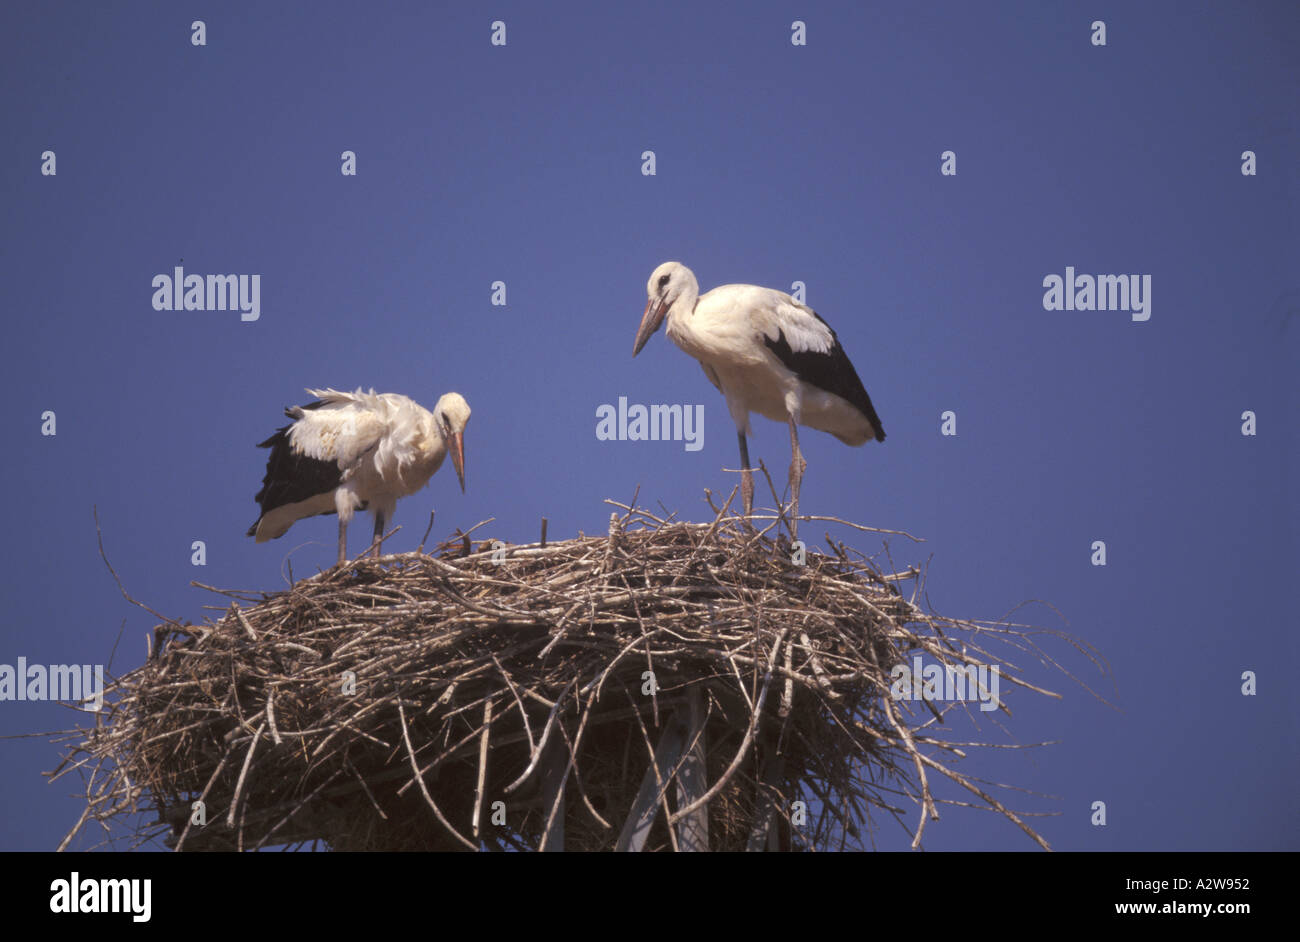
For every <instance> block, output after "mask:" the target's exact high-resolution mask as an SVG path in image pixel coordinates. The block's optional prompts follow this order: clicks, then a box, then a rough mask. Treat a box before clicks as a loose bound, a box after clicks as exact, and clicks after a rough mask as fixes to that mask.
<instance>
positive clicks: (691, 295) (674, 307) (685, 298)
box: [668, 278, 700, 332]
mask: <svg viewBox="0 0 1300 942" xmlns="http://www.w3.org/2000/svg"><path fill="white" fill-rule="evenodd" d="M699 299H700V285H699V282H697V281H696V280H695V279H694V278H691V279H690V280H689V281H687V282H686V284H685V286H684V287H683V288H682V293H681V294H679V295H677V297H676V299H674V301H673V303H672V304H670V305H669V306H668V330H669V332H672V331H673V328H674V327H678V328H679V329H680V328H685V327H687V325H688V324H689V322H690V318H691V314H693V313H694V312H695V302H697V301H698V300H699Z"/></svg>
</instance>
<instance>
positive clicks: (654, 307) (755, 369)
mask: <svg viewBox="0 0 1300 942" xmlns="http://www.w3.org/2000/svg"><path fill="white" fill-rule="evenodd" d="M646 294H647V295H648V298H649V299H648V300H647V302H646V306H645V313H644V314H643V315H642V317H641V326H640V327H639V328H637V332H636V343H635V345H634V346H633V348H632V355H633V356H636V355H637V354H638V353H640V352H641V348H642V347H644V346H645V343H646V341H647V340H649V339H650V337H651V335H652V334H654V332H655V331H656V330H658V329H659V325H660V324H661V323H663V321H664V319H665V317H666V318H667V320H668V336H669V337H671V338H672V340H673V342H674V343H676V344H677V346H679V347H681V348H682V349H683V350H685V351H686V352H687V353H689V354H690V355H691V356H693V357H695V359H697V360H699V361H700V366H701V367H703V368H704V375H705V376H707V377H708V378H709V382H711V383H712V384H713V385H714V386H716V387H718V389H719V390H721V391H722V394H723V395H724V396H725V397H726V399H727V410H728V411H729V412H730V413H731V418H732V420H733V421H734V422H735V423H736V433H737V437H738V438H739V439H740V466H741V479H740V480H741V493H742V495H743V496H744V501H745V515H746V516H749V515H750V513H751V512H752V510H753V504H754V479H753V475H752V474H751V472H750V467H749V447H748V445H747V443H746V441H745V436H746V435H747V434H748V433H749V430H750V429H749V413H751V412H757V413H759V414H760V415H765V416H767V417H768V418H769V419H774V420H776V421H778V422H786V423H788V424H789V426H790V495H791V521H792V522H791V530H792V534H793V535H795V536H796V537H797V535H798V518H799V485H800V483H801V482H802V480H803V472H804V469H805V468H807V466H808V464H807V462H806V461H804V459H803V456H802V455H801V454H800V453H799V432H798V426H800V425H807V426H809V427H810V428H815V429H820V430H821V431H823V432H829V433H830V434H832V435H834V436H835V437H836V438H838V439H839V440H840V441H842V442H844V443H845V444H846V445H861V444H864V443H865V442H868V441H871V440H872V439H875V440H876V441H882V442H883V441H884V440H885V429H884V427H883V426H882V425H881V424H880V417H879V416H878V415H876V410H875V408H874V407H873V406H872V405H871V398H870V397H869V396H868V395H867V391H866V389H865V388H863V385H862V380H860V379H858V374H857V371H856V370H854V369H853V364H852V363H850V362H849V358H848V356H847V355H846V354H845V352H844V348H843V347H841V346H840V342H839V340H838V339H837V338H836V336H835V331H833V330H831V327H830V325H829V324H827V323H826V322H825V321H824V320H822V319H821V318H820V317H818V316H817V313H816V312H815V311H813V310H812V309H811V308H809V307H807V306H805V305H803V304H800V303H799V302H798V301H796V300H795V299H794V298H792V297H790V295H788V294H785V293H784V292H781V291H774V290H772V289H771V288H760V287H758V286H756V285H722V286H721V287H718V288H714V289H713V290H712V291H709V292H708V293H707V294H705V295H703V296H702V297H701V296H700V284H699V282H698V281H696V280H695V275H694V274H693V273H692V272H691V270H690V269H689V268H687V267H686V266H685V265H683V264H681V263H680V262H664V263H663V264H662V265H660V266H659V267H658V268H656V269H655V270H654V272H653V273H652V274H651V275H650V281H649V282H648V283H647V284H646Z"/></svg>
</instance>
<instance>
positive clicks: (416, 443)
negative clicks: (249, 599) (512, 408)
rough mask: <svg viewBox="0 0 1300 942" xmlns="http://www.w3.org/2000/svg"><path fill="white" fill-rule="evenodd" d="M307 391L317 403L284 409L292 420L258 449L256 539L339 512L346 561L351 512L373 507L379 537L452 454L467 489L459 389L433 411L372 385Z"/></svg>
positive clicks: (252, 532) (464, 411)
mask: <svg viewBox="0 0 1300 942" xmlns="http://www.w3.org/2000/svg"><path fill="white" fill-rule="evenodd" d="M307 392H308V393H310V394H311V395H313V396H315V397H316V401H315V402H309V403H307V404H306V405H303V406H293V407H291V408H288V409H285V410H284V414H285V415H286V416H288V417H289V418H291V419H294V420H295V421H294V422H292V423H291V424H289V425H286V426H285V427H284V428H282V429H279V430H277V431H276V433H275V434H274V435H272V436H271V437H270V438H268V439H267V440H266V441H264V442H262V443H261V445H259V446H258V447H259V448H269V449H271V454H270V457H269V458H268V459H267V462H266V477H265V478H264V479H263V480H262V489H261V490H260V491H258V492H257V496H256V497H254V498H253V499H254V500H256V501H257V502H258V504H260V505H261V507H262V514H261V516H259V517H258V518H257V522H256V523H254V524H253V525H252V526H251V527H249V528H248V535H249V536H255V537H257V542H259V543H262V542H265V541H266V540H273V539H275V538H276V537H280V536H283V535H284V533H285V532H286V531H287V530H288V529H289V527H291V526H293V524H294V522H295V521H297V520H301V519H303V518H304V517H312V516H315V515H317V514H332V513H337V514H338V515H339V565H342V564H343V562H344V560H345V559H346V558H347V527H348V523H349V522H350V521H351V520H352V515H353V513H354V512H355V511H357V510H358V509H369V510H370V512H371V513H372V514H374V517H375V539H376V540H378V539H379V537H380V536H382V535H383V530H384V524H385V522H387V521H388V520H391V519H392V516H393V512H394V511H395V510H396V509H397V501H398V499H399V498H402V497H409V496H410V495H411V494H414V493H415V492H416V491H418V490H420V488H422V487H424V485H426V484H427V483H429V478H431V477H432V476H433V474H434V472H435V471H437V470H438V468H440V467H441V466H442V461H443V458H445V457H446V456H447V452H448V451H450V452H451V462H452V464H453V465H454V466H455V468H456V477H457V478H459V479H460V489H461V490H462V491H464V490H465V423H467V422H468V421H469V403H467V402H466V401H465V399H464V397H462V396H461V395H460V393H454V392H450V393H447V394H446V395H445V396H443V397H442V398H441V399H439V400H438V404H437V405H436V406H434V409H433V411H432V412H430V411H429V410H428V409H426V408H424V407H423V406H421V405H420V404H419V403H418V402H415V401H414V400H412V399H408V398H407V397H406V396H399V395H397V394H396V393H376V392H375V391H374V390H373V389H372V390H370V392H368V393H365V392H362V391H361V390H360V389H358V390H357V391H356V392H350V393H348V392H339V391H338V390H335V389H308V390H307ZM375 555H376V556H378V555H379V546H378V544H377V543H376V545H375Z"/></svg>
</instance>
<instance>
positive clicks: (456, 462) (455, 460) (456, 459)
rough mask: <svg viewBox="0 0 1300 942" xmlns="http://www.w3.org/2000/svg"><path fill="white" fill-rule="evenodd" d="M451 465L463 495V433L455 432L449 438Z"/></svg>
mask: <svg viewBox="0 0 1300 942" xmlns="http://www.w3.org/2000/svg"><path fill="white" fill-rule="evenodd" d="M451 463H452V466H453V467H455V469H456V477H458V478H459V479H460V492H461V493H462V494H464V493H465V433H464V432H456V433H454V434H453V435H452V436H451Z"/></svg>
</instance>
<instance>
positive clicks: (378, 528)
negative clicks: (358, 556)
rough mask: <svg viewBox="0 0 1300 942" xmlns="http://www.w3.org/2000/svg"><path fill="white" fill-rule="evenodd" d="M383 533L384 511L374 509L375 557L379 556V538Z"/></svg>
mask: <svg viewBox="0 0 1300 942" xmlns="http://www.w3.org/2000/svg"><path fill="white" fill-rule="evenodd" d="M383 535H384V512H383V511H382V510H376V511H375V541H374V542H375V559H378V558H379V538H380V537H381V536H383Z"/></svg>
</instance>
